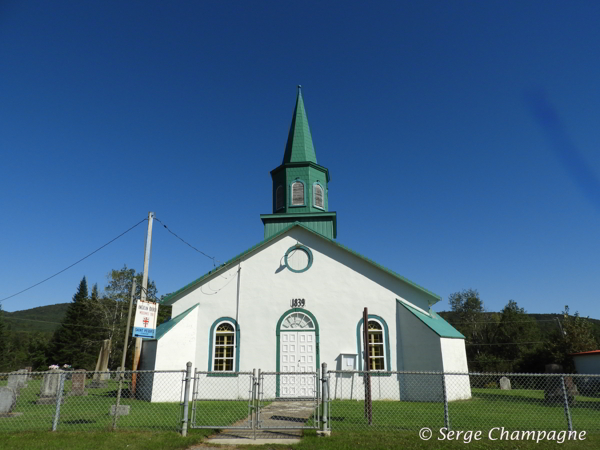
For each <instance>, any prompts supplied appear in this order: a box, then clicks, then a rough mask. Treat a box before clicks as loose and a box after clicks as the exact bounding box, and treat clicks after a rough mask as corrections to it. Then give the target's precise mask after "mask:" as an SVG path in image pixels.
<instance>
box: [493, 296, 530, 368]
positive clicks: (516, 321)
mask: <svg viewBox="0 0 600 450" xmlns="http://www.w3.org/2000/svg"><path fill="white" fill-rule="evenodd" d="M493 341H494V343H496V344H498V346H497V347H493V348H492V349H491V350H492V351H493V353H494V355H495V356H496V357H498V359H499V360H501V361H502V362H504V363H506V364H503V366H504V370H506V371H513V370H515V367H518V366H519V365H520V364H522V363H523V362H524V360H529V359H530V357H531V354H532V353H534V352H535V351H536V349H537V348H538V347H540V344H539V342H540V341H541V334H540V328H539V326H538V324H537V322H536V321H535V319H533V318H532V317H529V316H528V315H527V313H526V311H525V309H524V308H520V307H519V305H518V304H517V302H515V301H514V300H509V301H508V303H507V305H506V306H505V307H504V308H503V309H502V311H501V315H500V321H499V322H498V327H497V329H496V333H495V335H494V338H493Z"/></svg>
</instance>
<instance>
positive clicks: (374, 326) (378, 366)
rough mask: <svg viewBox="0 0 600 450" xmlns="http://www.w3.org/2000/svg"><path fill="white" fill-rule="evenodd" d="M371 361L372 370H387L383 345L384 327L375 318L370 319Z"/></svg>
mask: <svg viewBox="0 0 600 450" xmlns="http://www.w3.org/2000/svg"><path fill="white" fill-rule="evenodd" d="M367 332H368V333H369V361H370V362H371V367H369V369H370V370H385V349H384V346H383V328H382V326H381V324H380V323H379V322H377V321H375V320H369V327H368V329H367Z"/></svg>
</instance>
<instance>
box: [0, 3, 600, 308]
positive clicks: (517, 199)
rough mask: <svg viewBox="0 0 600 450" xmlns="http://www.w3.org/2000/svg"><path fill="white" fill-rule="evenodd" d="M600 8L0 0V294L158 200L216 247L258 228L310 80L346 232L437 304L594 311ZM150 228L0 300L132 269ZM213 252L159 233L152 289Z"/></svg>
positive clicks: (309, 99) (313, 120)
mask: <svg viewBox="0 0 600 450" xmlns="http://www.w3.org/2000/svg"><path fill="white" fill-rule="evenodd" d="M599 20H600V3H598V2H568V3H567V2H552V1H543V2H533V1H530V2H516V1H511V2H505V1H503V2H494V1H486V2H475V1H461V2H441V1H439V2H427V1H420V2H398V1H394V2H388V3H386V2H376V3H373V4H361V3H356V2H274V1H273V2H225V1H219V2H213V3H212V4H209V3H208V2H169V3H166V2H122V1H121V2H107V1H102V2H92V1H90V2H68V1H64V2H59V3H51V2H28V1H5V2H2V4H1V5H0V61H2V64H1V66H0V152H1V155H2V160H1V161H2V163H1V164H0V182H1V189H2V195H1V196H0V210H1V211H2V220H1V222H0V223H1V225H0V232H1V234H0V255H1V256H0V298H4V297H6V296H8V295H11V294H13V293H15V292H17V291H20V290H21V289H24V288H26V287H28V286H30V285H31V284H33V283H35V282H37V281H40V280H41V279H44V278H46V277H47V276H49V275H51V274H53V273H55V272H57V271H58V270H60V269H62V268H64V267H66V266H68V265H69V264H71V263H73V262H75V261H76V260H78V259H79V258H81V257H83V256H85V255H86V254H87V253H89V252H91V251H93V250H94V249H96V248H97V247H99V246H100V245H102V244H104V243H105V242H107V241H109V240H110V239H112V238H113V237H115V236H117V235H118V234H120V233H121V232H123V231H125V230H126V229H127V228H129V227H130V226H132V225H133V224H135V223H137V222H138V221H139V220H141V219H143V218H144V217H146V216H147V213H148V211H154V212H156V216H157V217H158V218H159V219H160V220H162V221H163V222H164V223H165V224H167V225H168V226H169V227H170V228H171V229H172V230H173V231H175V232H176V233H177V234H179V235H180V236H182V237H183V238H184V239H186V240H188V241H189V242H190V243H191V244H193V245H195V246H196V247H198V248H199V249H201V250H203V251H204V252H206V253H208V254H210V255H215V256H216V257H217V258H218V259H220V260H226V259H228V258H230V257H232V256H234V255H235V254H237V253H239V252H241V251H243V250H245V249H247V248H248V247H250V246H252V245H254V244H255V243H257V242H258V241H260V240H261V239H262V236H263V227H262V223H261V221H260V219H259V214H261V213H269V212H270V208H271V179H270V176H269V171H270V170H272V169H274V168H275V167H276V166H278V165H279V164H280V163H281V159H282V157H283V152H284V147H285V142H286V138H287V133H288V129H289V125H290V121H291V115H292V111H293V107H294V101H295V96H296V85H297V84H302V85H303V95H304V100H305V105H306V109H307V112H308V119H309V123H310V126H311V131H312V135H313V140H314V144H315V148H316V152H317V158H318V161H319V163H320V164H322V165H324V166H326V167H328V168H329V170H330V172H331V183H330V185H329V205H330V210H334V211H337V213H338V241H339V242H341V243H343V244H344V245H347V246H349V247H350V248H352V249H355V250H357V251H359V252H360V253H362V254H365V255H367V256H368V257H370V258H372V259H374V260H376V261H377V262H379V263H381V264H383V265H385V266H387V267H389V268H391V269H393V270H395V271H397V272H398V273H400V274H402V275H403V276H405V277H407V278H409V279H411V280H413V281H415V282H416V283H418V284H420V285H422V286H424V287H426V288H427V289H429V290H431V291H433V292H435V293H437V294H439V295H441V296H442V297H443V300H442V301H441V302H440V303H439V304H438V305H437V306H436V307H435V309H436V310H438V311H440V310H445V309H448V303H447V298H448V295H449V294H451V293H452V292H456V291H459V290H462V289H465V288H474V289H478V290H479V292H480V294H481V297H482V299H483V300H484V303H485V307H486V308H487V309H488V310H490V311H497V310H500V309H501V308H502V307H503V306H504V305H505V304H506V303H507V302H508V300H510V299H514V300H516V301H517V302H518V303H519V305H520V306H523V307H525V309H526V310H527V311H529V312H548V313H550V312H554V313H557V312H560V311H562V309H563V307H564V305H566V304H568V305H569V306H570V308H571V310H572V311H579V312H580V313H581V314H582V315H586V316H587V315H590V316H592V317H596V318H598V317H600V311H599V310H598V307H597V304H598V292H599V291H600V289H599V287H600V286H599V284H600V283H599V280H600V276H599V275H598V274H599V273H600V258H599V256H598V255H600V240H599V238H598V230H599V229H600V188H599V185H600V184H599V183H600V182H599V180H600V152H598V150H597V149H598V144H599V142H600V128H599V127H598V123H600V89H599V87H598V86H599V85H598V80H599V79H600V59H599V58H598V54H599V52H600V28H599V27H598V21H599ZM145 233H146V231H145V225H143V224H142V225H140V226H139V227H137V228H136V229H134V230H133V231H132V232H130V233H128V234H127V235H125V236H124V237H122V238H121V239H119V240H118V241H116V242H115V243H113V244H111V245H110V246H108V247H106V248H105V249H103V250H102V251H100V252H99V253H97V254H95V255H94V256H92V257H90V258H89V259H87V260H85V261H84V262H83V263H81V264H79V265H77V266H75V267H74V268H72V269H70V270H68V271H66V272H65V273H63V274H61V275H59V276H57V277H56V278H53V279H52V280H50V281H48V282H46V283H44V284H43V285H41V286H39V287H36V288H34V289H31V290H29V291H27V292H26V293H24V294H21V295H19V296H16V297H13V298H11V299H9V300H6V301H5V302H3V304H2V307H3V308H4V309H5V310H6V311H14V310H19V309H26V308H31V307H34V306H41V305H45V304H53V303H61V302H68V301H70V300H71V297H72V295H73V294H74V292H75V290H76V287H77V284H78V282H79V280H80V279H81V277H82V276H84V275H85V276H87V278H88V282H89V283H94V282H97V283H98V284H99V285H100V287H102V286H103V285H104V284H105V282H106V274H107V273H108V272H109V271H110V270H111V269H113V268H120V267H122V266H123V265H124V264H127V265H128V266H129V267H133V268H136V269H137V270H141V268H142V262H143V250H144V240H145ZM212 267H213V264H212V261H210V260H209V259H207V258H204V257H203V256H201V255H199V254H198V253H195V252H194V251H192V250H191V249H190V248H189V247H187V246H185V245H183V244H182V243H181V242H179V241H178V240H177V239H175V238H174V237H173V236H171V235H170V234H168V233H167V232H166V230H164V229H162V228H160V227H156V228H155V232H154V240H153V253H152V262H151V267H150V277H151V278H152V279H154V280H155V281H156V283H157V287H158V289H159V293H160V294H166V293H168V292H172V291H174V290H176V289H178V288H180V287H182V286H183V285H185V284H187V283H188V282H190V281H192V280H193V279H195V278H197V277H199V276H200V275H202V274H203V273H205V272H206V271H208V270H210V269H211V268H212ZM291 297H293V293H290V298H291ZM332 300H334V299H332ZM342 300H343V299H339V301H342Z"/></svg>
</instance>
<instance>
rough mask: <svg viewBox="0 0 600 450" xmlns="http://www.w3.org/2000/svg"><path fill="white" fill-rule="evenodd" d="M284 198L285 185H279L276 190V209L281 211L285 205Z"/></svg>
mask: <svg viewBox="0 0 600 450" xmlns="http://www.w3.org/2000/svg"><path fill="white" fill-rule="evenodd" d="M284 199H285V196H284V192H283V186H277V189H276V190H275V211H279V210H280V209H282V208H283V207H284V206H285V205H284V204H283V203H284Z"/></svg>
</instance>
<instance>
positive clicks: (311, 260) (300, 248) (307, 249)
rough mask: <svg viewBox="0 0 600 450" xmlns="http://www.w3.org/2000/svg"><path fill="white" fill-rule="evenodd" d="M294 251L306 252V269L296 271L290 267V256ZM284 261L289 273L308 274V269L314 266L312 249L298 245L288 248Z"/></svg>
mask: <svg viewBox="0 0 600 450" xmlns="http://www.w3.org/2000/svg"><path fill="white" fill-rule="evenodd" d="M293 250H302V251H304V252H305V253H306V254H307V255H308V265H307V266H306V267H305V268H304V269H301V270H296V269H292V268H291V267H290V266H289V265H288V255H289V254H290V252H291V251H293ZM284 261H285V267H287V268H288V270H289V271H291V272H294V273H302V272H306V271H307V270H308V269H310V266H312V263H313V254H312V252H311V251H310V248H308V247H307V246H306V245H300V244H296V245H294V246H293V247H290V248H288V251H287V252H285V256H284Z"/></svg>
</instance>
